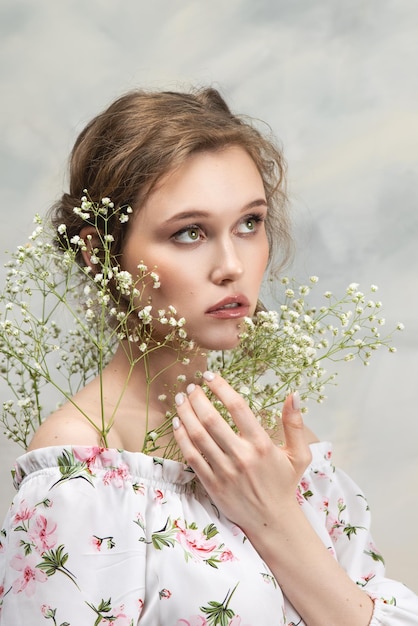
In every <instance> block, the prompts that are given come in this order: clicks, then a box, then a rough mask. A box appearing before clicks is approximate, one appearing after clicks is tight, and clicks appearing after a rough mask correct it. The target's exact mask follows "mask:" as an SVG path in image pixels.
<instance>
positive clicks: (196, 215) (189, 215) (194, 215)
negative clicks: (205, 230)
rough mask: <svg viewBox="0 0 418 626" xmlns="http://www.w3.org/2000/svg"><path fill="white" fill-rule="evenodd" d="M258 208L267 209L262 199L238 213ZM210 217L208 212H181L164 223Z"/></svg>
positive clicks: (254, 201)
mask: <svg viewBox="0 0 418 626" xmlns="http://www.w3.org/2000/svg"><path fill="white" fill-rule="evenodd" d="M260 206H263V207H267V201H266V200H265V199H264V198H259V199H257V200H253V201H252V202H249V203H248V204H246V205H245V206H243V207H242V209H241V211H240V212H241V213H245V212H246V211H251V209H255V208H257V207H260ZM210 215H211V213H210V211H202V210H199V209H191V210H190V211H182V212H181V213H176V215H173V217H170V218H169V219H168V220H166V221H165V222H164V223H165V224H172V223H173V222H180V221H182V220H190V219H195V218H202V217H210Z"/></svg>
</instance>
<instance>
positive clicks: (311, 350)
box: [210, 276, 404, 431]
mask: <svg viewBox="0 0 418 626" xmlns="http://www.w3.org/2000/svg"><path fill="white" fill-rule="evenodd" d="M318 280H319V279H318V277H317V276H312V277H311V278H310V279H309V284H307V285H297V284H296V282H295V281H293V280H290V279H289V278H288V277H284V278H282V280H281V283H282V286H283V290H284V293H283V296H282V304H281V306H280V308H279V311H259V312H258V313H257V314H256V316H255V318H254V319H250V318H246V319H245V321H244V328H243V330H242V333H241V342H240V344H239V346H238V347H237V348H235V349H234V350H230V351H227V352H219V353H212V355H211V357H210V368H211V369H213V370H218V371H220V372H221V373H222V376H223V377H224V378H226V380H227V381H228V382H229V383H230V384H231V385H232V386H233V387H234V388H235V389H237V390H238V391H239V392H240V393H241V394H242V395H243V396H244V397H245V398H246V400H247V402H248V404H249V405H250V407H251V409H252V410H253V412H254V413H255V415H257V416H258V417H259V419H260V421H261V423H262V424H263V426H264V427H265V428H266V429H268V430H273V431H274V430H275V429H276V427H277V423H278V420H280V418H281V406H282V404H283V402H284V400H285V398H286V396H287V395H288V393H289V391H291V390H296V389H297V390H299V392H300V394H301V399H302V400H303V401H306V400H316V401H317V402H319V403H320V402H323V401H324V400H325V399H326V396H325V394H324V391H325V387H326V386H327V385H329V384H336V382H335V379H336V377H337V374H336V373H335V372H331V373H330V372H328V371H327V369H326V368H325V366H326V367H328V365H329V364H330V363H331V365H332V364H333V363H336V362H338V361H342V362H350V361H353V360H354V359H357V360H360V361H361V362H362V363H363V364H364V365H366V366H367V365H369V364H370V360H371V358H372V356H373V354H374V353H375V351H376V350H377V349H378V348H380V347H382V346H384V347H386V348H387V349H388V350H389V352H396V348H395V347H394V346H392V345H391V342H392V336H393V332H395V331H393V332H390V333H388V334H387V335H385V336H382V334H381V330H382V327H383V326H384V325H385V319H384V318H383V317H382V315H381V310H382V303H381V302H380V301H379V300H376V299H375V294H376V291H377V289H378V288H377V286H376V285H372V286H371V287H370V293H369V294H366V293H363V292H362V291H360V290H359V285H358V284H357V283H351V284H350V285H349V286H348V287H347V289H346V291H345V294H344V296H343V297H341V298H337V297H336V296H335V295H334V294H332V293H331V292H330V291H326V292H325V293H324V294H323V304H322V305H319V306H312V305H310V304H309V303H308V301H307V296H308V295H309V294H310V293H311V290H312V288H315V287H316V285H317V284H318ZM403 328H404V327H403V324H401V323H399V324H398V325H397V327H396V330H397V331H401V330H403ZM212 402H213V403H214V405H215V406H216V408H217V409H218V411H220V412H221V413H222V414H223V416H224V417H225V419H226V420H227V421H228V422H229V423H230V424H231V427H233V428H234V424H233V422H232V419H231V417H230V415H229V414H228V412H227V411H226V409H225V407H224V406H223V405H222V403H220V402H219V401H218V400H217V399H216V398H215V397H212ZM302 411H304V412H306V411H307V407H306V406H304V407H303V408H302Z"/></svg>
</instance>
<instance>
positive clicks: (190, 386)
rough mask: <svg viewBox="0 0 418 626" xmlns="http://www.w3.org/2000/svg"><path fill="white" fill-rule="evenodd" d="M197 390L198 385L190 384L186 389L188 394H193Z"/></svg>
mask: <svg viewBox="0 0 418 626" xmlns="http://www.w3.org/2000/svg"><path fill="white" fill-rule="evenodd" d="M195 389H196V385H195V384H194V383H190V385H187V387H186V391H187V393H192V391H194V390H195Z"/></svg>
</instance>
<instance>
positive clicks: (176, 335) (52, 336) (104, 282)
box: [0, 196, 193, 447]
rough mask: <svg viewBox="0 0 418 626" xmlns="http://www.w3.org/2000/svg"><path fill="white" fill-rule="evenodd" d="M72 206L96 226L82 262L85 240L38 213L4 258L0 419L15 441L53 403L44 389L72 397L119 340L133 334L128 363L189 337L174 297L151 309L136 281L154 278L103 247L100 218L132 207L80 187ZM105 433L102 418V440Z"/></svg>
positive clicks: (124, 216) (146, 285)
mask: <svg viewBox="0 0 418 626" xmlns="http://www.w3.org/2000/svg"><path fill="white" fill-rule="evenodd" d="M74 213H75V214H77V215H78V216H79V217H80V218H81V219H82V220H83V221H84V222H86V224H89V225H90V226H93V227H94V228H96V230H97V233H98V235H99V239H100V246H99V247H97V248H94V249H93V250H91V254H90V263H91V264H90V265H88V266H86V267H80V265H79V263H78V260H77V259H78V254H79V251H80V250H82V251H87V250H88V248H89V247H88V246H87V245H86V241H84V240H83V239H82V238H81V237H80V236H79V235H74V236H72V237H71V238H69V237H68V234H67V228H66V226H65V224H60V225H59V226H58V228H57V233H54V232H52V231H51V229H50V228H48V227H46V226H44V224H43V220H42V218H41V217H40V216H39V215H36V216H35V223H36V228H35V230H34V232H33V233H32V235H31V236H30V237H29V242H28V244H27V245H24V246H19V247H18V248H17V250H16V251H15V252H14V253H12V254H11V258H10V260H9V262H8V263H6V268H7V276H6V283H5V286H4V289H3V291H2V292H1V293H0V378H2V379H3V381H4V382H5V383H6V385H7V387H8V389H9V392H10V393H12V394H13V398H12V399H9V400H6V401H4V402H3V404H2V416H1V418H0V421H1V422H2V424H3V427H4V432H5V434H6V436H8V437H10V438H12V439H13V440H14V441H16V442H18V443H20V444H21V445H22V446H23V447H26V446H27V444H28V442H29V439H30V436H31V435H32V433H33V431H34V430H35V429H36V428H37V427H38V426H39V424H40V423H41V422H42V420H43V419H44V417H45V416H46V415H47V414H48V413H49V412H51V410H53V409H54V407H53V406H51V398H53V399H54V400H58V402H63V401H65V400H66V399H69V398H71V397H72V396H73V395H74V394H75V393H76V392H77V391H78V390H79V389H80V388H81V387H83V386H84V385H85V384H86V383H87V382H88V381H89V380H91V379H92V378H93V377H95V376H97V375H98V374H100V373H101V371H102V370H103V368H104V367H105V366H106V364H107V363H108V362H109V359H110V358H111V356H112V354H113V352H114V349H115V347H116V345H118V344H119V342H120V341H122V342H123V341H124V340H126V341H127V342H129V341H131V342H136V343H138V345H139V348H140V350H139V352H132V351H131V350H127V354H128V355H129V358H131V359H132V362H133V364H134V362H137V361H139V360H141V359H146V358H147V354H148V353H149V351H151V350H155V349H159V348H160V347H164V345H166V344H167V343H170V344H173V345H174V344H175V346H176V348H177V349H178V350H179V360H182V359H183V356H184V352H185V351H187V350H190V349H191V348H192V347H193V343H192V342H189V341H188V340H187V333H186V330H185V328H184V326H185V320H184V318H179V317H178V316H177V313H176V311H175V309H174V307H169V308H168V309H167V311H158V312H155V313H154V312H153V309H152V304H146V306H143V304H142V302H143V298H142V296H143V294H144V292H145V290H147V289H148V292H149V289H150V288H151V289H158V288H159V286H160V282H159V277H158V275H157V273H156V272H155V271H154V270H152V271H149V270H148V268H147V267H146V266H145V265H144V264H143V263H142V262H141V263H140V264H139V265H138V275H137V276H135V277H133V276H132V275H131V274H130V273H129V272H127V271H126V270H123V269H121V268H120V266H119V265H118V263H117V260H116V259H115V257H114V255H113V254H112V245H113V243H114V240H113V237H112V235H111V234H110V233H109V232H108V225H109V220H110V219H111V218H113V219H114V217H115V216H117V218H118V219H119V221H120V222H121V223H122V224H124V223H126V222H127V221H128V219H129V215H130V213H132V209H131V208H130V207H124V209H123V210H122V209H120V208H115V207H114V205H113V203H112V202H111V201H110V199H109V198H103V199H102V200H101V202H100V203H94V202H92V201H91V200H89V199H88V198H87V196H84V197H83V198H82V201H81V205H80V207H76V208H75V209H74ZM57 243H58V245H57ZM147 299H149V298H147ZM157 323H158V324H159V325H161V326H162V327H164V326H167V332H166V333H165V338H163V339H162V340H161V336H160V340H159V342H156V340H155V338H154V335H153V332H152V328H153V327H154V326H155V325H156V324H157ZM54 390H55V393H51V391H52V392H54ZM86 419H89V417H88V416H87V415H86ZM106 434H107V427H106V428H105V425H103V432H101V436H102V439H103V443H104V444H106Z"/></svg>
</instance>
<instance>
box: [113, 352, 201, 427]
mask: <svg viewBox="0 0 418 626" xmlns="http://www.w3.org/2000/svg"><path fill="white" fill-rule="evenodd" d="M206 367H207V359H206V355H205V353H203V352H202V351H192V352H187V353H180V352H179V351H178V350H177V349H175V348H174V347H170V346H158V347H157V348H156V349H154V350H152V349H151V350H148V351H147V352H146V353H145V354H143V353H141V352H140V349H139V347H138V346H137V345H136V344H132V343H131V344H129V343H127V342H124V343H121V344H120V346H119V347H118V349H117V351H116V353H115V355H114V357H113V359H112V360H111V362H110V363H109V365H108V366H107V368H106V378H107V381H106V383H107V385H110V387H111V388H112V389H113V390H116V389H118V393H117V394H115V396H117V397H119V398H120V412H121V413H123V414H125V415H126V414H127V413H131V412H132V414H135V415H136V416H138V415H141V416H143V422H144V423H143V425H144V428H145V432H149V431H154V430H157V429H159V428H160V427H161V425H162V424H163V423H164V422H165V421H166V414H167V413H168V412H169V413H171V412H172V411H173V407H174V396H175V394H176V393H178V392H179V391H185V390H186V387H187V385H188V384H189V383H191V382H194V383H197V384H199V383H200V382H201V379H200V378H199V376H198V372H204V371H205V369H206ZM115 408H116V407H115ZM115 413H116V414H117V413H119V410H116V412H115ZM141 419H142V417H141ZM116 421H118V420H116Z"/></svg>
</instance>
